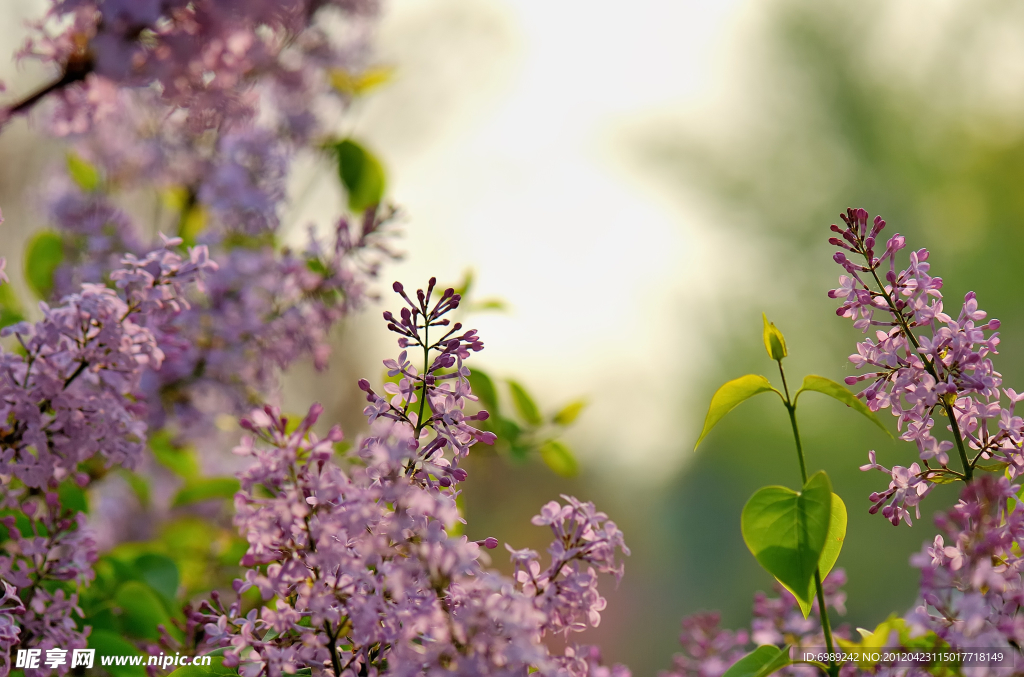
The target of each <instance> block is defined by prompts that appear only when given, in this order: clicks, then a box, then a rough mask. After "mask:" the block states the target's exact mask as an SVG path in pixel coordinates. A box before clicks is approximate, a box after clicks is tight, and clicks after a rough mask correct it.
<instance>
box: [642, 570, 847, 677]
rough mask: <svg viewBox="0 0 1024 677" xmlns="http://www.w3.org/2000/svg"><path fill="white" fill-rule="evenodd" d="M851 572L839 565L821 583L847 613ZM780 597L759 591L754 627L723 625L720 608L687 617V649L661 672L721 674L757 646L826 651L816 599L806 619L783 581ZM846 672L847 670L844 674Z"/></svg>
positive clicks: (805, 673) (805, 674)
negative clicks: (848, 577) (843, 588)
mask: <svg viewBox="0 0 1024 677" xmlns="http://www.w3.org/2000/svg"><path fill="white" fill-rule="evenodd" d="M845 584H846V572H844V571H843V570H842V569H834V570H833V571H832V572H831V573H829V575H828V576H826V577H825V580H824V581H822V586H823V589H824V591H825V601H826V604H827V605H828V606H829V607H831V608H832V609H833V610H835V611H836V612H837V613H839V614H845V613H846V593H845V592H843V590H842V587H843V586H844V585H845ZM775 592H776V594H777V595H778V596H777V597H769V596H768V595H766V594H765V593H763V592H758V593H757V594H755V595H754V609H753V619H752V621H751V626H750V629H749V630H746V629H741V630H735V631H733V630H726V629H723V628H721V627H720V625H719V623H720V621H721V616H720V615H719V614H718V613H717V612H702V613H698V614H695V615H693V616H689V617H687V618H685V619H683V632H682V634H681V635H680V636H679V642H680V644H682V647H683V653H678V654H676V655H675V656H673V658H672V669H670V670H667V671H662V672H661V673H660V677H720V676H721V675H722V674H724V673H725V671H726V670H728V669H729V668H730V667H732V665H733V664H734V663H735V662H736V661H738V660H739V659H740V658H742V657H743V656H744V655H745V654H746V653H748V652H749V651H751V650H752V649H753V648H754V647H756V646H764V645H766V644H771V645H779V646H781V645H784V644H786V645H789V646H792V647H795V648H796V650H797V651H799V649H801V648H814V649H817V650H821V647H823V646H825V640H824V635H823V634H822V631H821V623H820V621H819V618H820V617H819V614H818V600H817V598H815V600H814V607H813V611H812V612H811V613H810V614H809V615H808V616H807V618H804V615H803V613H802V612H801V611H800V606H799V604H797V601H796V598H795V597H793V595H792V594H791V593H790V592H789V591H788V590H786V589H785V588H783V587H782V586H781V585H779V584H777V583H776V584H775ZM832 633H833V636H835V637H841V638H844V639H846V638H847V636H848V631H847V629H846V628H844V627H840V628H838V629H837V628H833V629H832ZM775 674H780V675H792V676H793V677H810V676H812V675H817V674H818V669H817V668H814V667H811V666H808V665H793V666H789V667H787V668H784V669H782V670H780V671H779V672H778V673H775ZM842 674H843V675H844V677H846V675H847V674H848V673H847V672H843V673H842Z"/></svg>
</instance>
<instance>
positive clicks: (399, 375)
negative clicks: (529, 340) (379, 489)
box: [359, 278, 495, 487]
mask: <svg viewBox="0 0 1024 677" xmlns="http://www.w3.org/2000/svg"><path fill="white" fill-rule="evenodd" d="M436 284H437V280H436V279H435V278H430V284H429V285H428V286H427V289H426V291H424V290H422V289H420V290H417V292H416V300H415V301H413V300H412V299H411V298H409V296H408V295H407V294H406V293H405V289H404V287H402V285H401V284H400V283H398V282H395V284H394V290H395V292H396V293H397V294H399V295H400V296H401V297H402V299H403V300H404V301H405V303H406V307H404V308H402V311H401V312H400V313H399V317H395V316H394V314H393V313H391V311H386V312H385V313H384V319H385V320H386V321H387V323H388V329H390V330H391V331H393V332H395V333H396V334H398V335H399V336H400V337H401V338H399V339H398V346H399V347H400V348H402V352H401V353H400V354H399V356H398V359H397V360H385V361H384V366H385V367H387V368H388V376H389V377H391V378H394V379H397V383H395V382H392V383H387V384H385V386H384V392H385V393H387V394H388V395H389V396H390V398H385V397H384V396H383V395H380V394H378V393H377V392H376V391H375V390H374V389H373V388H372V387H371V386H370V383H369V381H367V380H366V379H361V380H360V381H359V388H360V389H361V390H362V391H363V392H365V393H366V401H367V402H369V403H370V405H369V406H368V407H366V409H364V410H363V413H364V414H365V415H366V416H367V418H368V420H369V421H370V423H371V424H373V426H374V427H373V428H372V436H371V437H369V438H367V439H366V440H364V442H363V444H362V446H361V449H360V453H361V454H362V456H363V458H364V459H365V460H367V461H368V462H370V463H371V464H372V465H373V466H375V467H378V468H384V467H387V468H391V467H393V466H398V465H400V466H401V467H402V469H403V472H404V473H405V474H407V475H410V476H416V477H418V478H420V479H422V480H423V481H424V482H427V483H428V484H429V483H432V482H433V481H434V480H433V479H431V476H433V477H435V478H437V480H436V481H437V483H438V484H439V485H440V486H442V487H450V486H452V485H453V484H455V483H458V482H461V481H462V480H464V479H466V471H465V470H462V469H461V468H459V467H458V466H459V461H460V460H461V459H462V458H463V457H465V456H466V455H467V454H468V453H469V448H470V447H471V446H473V445H474V444H476V443H477V442H483V443H484V444H493V443H494V440H495V435H494V433H491V432H483V431H481V430H479V429H477V428H474V427H473V426H472V425H470V423H469V422H470V421H483V420H486V419H487V418H488V414H487V411H486V410H480V411H478V412H477V413H475V414H469V415H467V414H466V413H465V412H464V408H465V406H466V403H467V402H472V401H476V399H477V398H476V396H475V395H473V393H472V392H471V390H470V386H469V373H470V372H469V368H468V367H466V366H464V365H463V360H465V359H466V358H467V357H469V355H470V353H471V352H473V351H479V350H483V347H484V344H483V342H482V341H480V339H479V337H478V336H477V334H476V330H475V329H471V330H469V331H465V332H462V324H461V323H460V322H456V323H455V324H451V321H450V320H449V319H448V318H446V317H445V315H447V314H448V313H450V312H451V311H453V310H455V309H456V308H458V307H459V302H460V301H461V300H462V299H461V297H460V296H459V295H458V294H456V293H455V290H454V289H446V290H445V291H444V292H443V293H441V294H440V295H439V296H438V298H437V299H436V301H435V300H434V287H435V286H436ZM449 326H450V327H451V328H450V329H449V328H448V327H449ZM432 331H433V332H434V337H435V338H434V339H433V340H431V338H430V335H431V332H432ZM460 332H462V333H460ZM439 334H440V335H439ZM410 347H411V348H418V349H419V351H420V353H419V355H414V356H413V359H416V358H420V359H421V364H422V367H421V368H419V369H418V368H417V367H416V366H415V365H413V363H412V361H411V360H410V359H409V352H408V350H407V349H408V348H410ZM446 449H450V455H451V458H445V450H446Z"/></svg>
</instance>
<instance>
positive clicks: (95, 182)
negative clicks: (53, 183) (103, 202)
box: [67, 153, 101, 193]
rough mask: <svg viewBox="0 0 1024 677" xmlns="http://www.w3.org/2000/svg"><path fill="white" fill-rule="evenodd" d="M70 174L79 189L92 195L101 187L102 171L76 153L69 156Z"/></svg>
mask: <svg viewBox="0 0 1024 677" xmlns="http://www.w3.org/2000/svg"><path fill="white" fill-rule="evenodd" d="M67 165H68V174H69V175H70V176H71V180H72V181H74V182H75V183H76V184H77V185H78V187H79V188H81V189H82V190H84V191H85V192H87V193H91V192H93V191H94V190H96V189H97V188H99V187H100V182H101V177H100V171H99V170H98V169H96V167H95V166H93V165H92V164H90V163H89V162H86V161H85V160H84V159H83V158H82V157H81V156H80V155H78V154H76V153H68V155H67Z"/></svg>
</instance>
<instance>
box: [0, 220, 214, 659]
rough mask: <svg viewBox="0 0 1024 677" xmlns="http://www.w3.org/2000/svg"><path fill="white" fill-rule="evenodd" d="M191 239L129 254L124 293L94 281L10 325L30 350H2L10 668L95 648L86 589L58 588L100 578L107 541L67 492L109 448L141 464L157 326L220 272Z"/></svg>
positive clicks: (0, 437)
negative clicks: (188, 291)
mask: <svg viewBox="0 0 1024 677" xmlns="http://www.w3.org/2000/svg"><path fill="white" fill-rule="evenodd" d="M180 244H181V242H180V240H176V239H165V240H164V247H163V248H161V249H158V250H156V251H153V252H150V253H149V254H147V255H146V256H144V257H142V258H137V257H135V256H133V255H131V254H127V255H125V257H124V258H123V259H122V261H121V267H120V268H119V269H118V270H116V271H115V272H114V273H112V274H111V276H110V278H111V281H112V282H113V283H114V286H115V289H111V288H109V287H106V286H102V285H95V284H87V285H83V286H82V288H81V291H80V292H79V293H77V294H72V295H69V296H67V297H65V298H64V299H62V301H61V304H60V305H57V306H54V307H51V306H49V305H47V304H46V303H41V304H40V309H41V310H42V312H43V319H42V320H40V321H38V322H36V323H34V324H30V323H28V322H21V323H18V324H16V325H13V326H11V327H7V328H5V329H4V330H3V335H4V336H13V337H14V338H15V339H16V340H17V342H18V344H19V346H20V348H21V349H22V352H12V351H8V350H5V349H3V348H0V421H3V423H2V424H0V481H2V485H3V492H2V498H0V510H3V511H4V514H5V515H7V516H6V517H4V518H3V519H2V520H0V521H2V522H3V526H4V527H5V528H6V530H7V538H6V539H5V542H4V543H3V551H4V553H5V554H3V555H0V582H2V584H3V588H4V595H3V599H2V600H0V653H2V655H3V657H4V658H3V659H2V663H0V674H7V673H8V671H9V670H10V668H11V666H10V661H9V657H10V653H11V650H12V647H14V646H18V647H21V648H26V647H31V648H39V649H43V650H46V649H51V648H60V649H68V650H70V649H76V648H84V647H85V646H86V635H87V633H88V630H87V629H85V630H83V629H81V628H79V627H78V624H77V623H76V621H75V619H74V616H75V615H77V616H79V617H80V616H81V611H80V610H79V609H78V607H77V601H78V596H77V593H75V592H67V591H66V590H64V589H63V588H60V587H53V586H50V584H52V583H55V582H66V581H71V582H75V583H76V584H85V583H87V582H88V581H89V580H91V579H92V578H93V571H92V564H93V563H94V562H95V560H96V547H95V541H94V539H93V538H92V535H91V533H90V532H89V530H88V529H87V528H85V515H84V514H83V513H77V512H76V511H74V510H71V509H68V508H66V507H64V506H62V505H61V501H60V498H59V497H58V493H57V487H58V484H60V483H61V482H73V483H75V484H77V485H79V486H85V485H86V484H87V483H88V481H89V476H88V474H86V473H84V472H82V471H81V470H80V467H79V465H80V464H81V463H83V462H86V461H88V460H90V459H91V458H92V457H94V456H96V455H97V454H98V455H100V456H101V457H102V458H103V460H104V462H105V463H106V465H108V466H113V465H121V466H125V467H132V466H133V465H134V464H135V463H136V462H137V460H138V458H139V455H140V454H141V451H142V448H143V446H144V445H145V435H146V426H145V423H144V422H142V421H140V420H139V419H138V417H137V414H138V413H139V407H138V404H137V402H138V397H139V396H140V392H139V384H140V379H141V375H142V372H143V371H144V370H145V369H147V368H151V367H154V366H159V363H160V362H161V361H162V360H163V353H162V351H161V350H160V348H159V346H158V345H157V341H156V338H155V332H157V331H160V327H161V326H162V325H164V324H166V323H167V322H169V321H171V319H172V318H173V316H174V315H175V314H176V313H178V312H181V311H182V309H184V308H187V307H188V302H187V300H186V299H185V298H184V296H185V288H186V286H187V285H188V284H189V283H198V280H199V277H200V276H201V275H202V274H203V273H205V272H207V271H213V270H215V269H216V264H214V263H213V262H212V261H210V260H209V258H208V257H207V253H206V248H205V247H196V248H193V249H192V250H191V251H190V253H189V257H188V258H187V259H183V258H182V257H181V256H180V255H179V254H177V253H176V252H174V251H172V249H173V248H175V247H177V246H178V245H180ZM2 269H3V261H2V260H0V272H2ZM3 280H4V281H6V277H5V276H4V277H3ZM15 515H18V516H20V517H21V518H22V519H23V522H19V521H18V519H17V518H16V517H15ZM67 670H68V668H67V666H64V667H62V668H59V669H58V672H59V674H64V673H66V672H67ZM45 674H49V670H48V669H39V670H32V669H28V670H26V676H27V677H41V676H42V675H45Z"/></svg>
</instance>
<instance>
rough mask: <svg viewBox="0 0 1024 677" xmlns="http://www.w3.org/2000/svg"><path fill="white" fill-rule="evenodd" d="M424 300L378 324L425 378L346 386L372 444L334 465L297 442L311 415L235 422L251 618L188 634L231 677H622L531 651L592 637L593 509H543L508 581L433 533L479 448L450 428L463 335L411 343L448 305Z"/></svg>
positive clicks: (610, 565) (220, 610) (588, 663)
mask: <svg viewBox="0 0 1024 677" xmlns="http://www.w3.org/2000/svg"><path fill="white" fill-rule="evenodd" d="M433 287H434V283H433V281H431V284H430V286H429V287H428V289H427V290H426V291H423V290H420V291H419V292H418V293H417V295H416V301H413V300H412V299H410V298H409V297H408V296H407V295H406V294H405V293H404V291H403V289H402V287H401V286H400V285H396V291H398V293H399V294H401V295H402V297H403V299H404V300H405V301H406V303H407V304H408V307H407V308H405V309H403V311H402V313H401V314H400V315H401V317H400V319H396V318H395V317H394V316H393V315H391V314H390V313H388V314H386V315H385V317H386V319H387V320H388V321H389V323H391V324H392V327H393V330H394V331H396V332H397V333H399V334H400V335H401V336H402V339H401V341H400V344H401V347H402V348H407V347H410V346H418V347H421V348H422V349H423V355H424V359H425V361H426V364H425V367H424V369H423V370H422V371H418V370H416V369H415V368H413V367H412V365H411V364H409V363H408V362H407V359H406V355H404V354H403V355H402V356H401V357H400V358H399V359H398V360H393V361H392V360H389V361H388V362H387V363H386V364H387V365H388V366H389V367H390V369H391V371H392V372H393V374H392V376H393V377H397V376H399V375H401V376H402V380H406V381H407V383H406V384H405V385H402V384H401V382H400V383H399V384H397V385H396V384H391V385H394V387H393V388H389V389H388V390H387V392H389V393H390V394H391V395H392V401H391V402H388V401H387V400H384V398H383V397H381V396H378V395H376V394H375V392H374V391H373V390H372V389H371V388H370V387H369V384H368V383H366V382H365V381H363V382H361V383H360V386H361V387H362V389H363V390H364V391H365V392H367V396H368V399H370V401H371V403H372V404H371V406H369V407H367V412H366V413H367V417H368V418H370V419H373V420H374V424H373V430H372V431H371V435H370V436H368V437H366V438H364V439H363V440H362V441H361V442H360V444H359V445H358V449H357V451H356V452H354V453H353V454H352V455H351V456H350V457H349V458H348V459H347V462H346V463H344V464H342V463H340V462H339V461H342V459H340V458H338V456H337V452H336V450H335V445H336V444H337V443H338V442H339V441H341V438H342V434H341V431H340V429H338V428H337V427H335V428H332V429H331V430H330V431H329V432H328V433H327V434H326V435H325V436H323V437H322V438H321V437H319V436H317V435H316V434H315V433H313V432H311V428H312V426H313V424H314V423H315V421H316V419H317V417H318V416H319V414H320V413H321V409H320V407H319V406H314V407H313V408H312V409H311V410H310V412H309V415H308V416H306V417H305V418H304V419H303V420H302V421H301V422H300V423H299V424H298V425H297V426H294V425H292V424H290V423H289V421H288V420H287V419H286V418H284V417H282V416H281V415H280V414H279V412H278V411H277V410H276V409H274V408H272V407H269V406H268V407H265V408H264V409H261V410H256V411H254V412H252V413H251V414H250V415H249V416H248V417H247V418H246V419H244V420H243V427H244V428H245V429H246V430H248V431H250V433H251V434H250V435H249V436H247V437H245V438H243V440H242V444H241V445H240V446H239V447H238V448H237V449H236V450H235V451H236V453H238V454H241V455H243V456H248V457H252V458H254V460H255V465H254V466H253V467H252V468H250V469H249V470H247V471H246V472H244V473H243V474H242V475H241V481H242V488H241V491H240V492H239V493H238V495H237V496H236V500H235V504H236V509H237V517H236V524H237V525H238V527H239V528H240V530H241V531H242V533H243V534H244V535H245V537H246V538H247V540H248V542H249V548H248V551H247V553H246V555H245V557H244V559H243V560H242V564H243V566H246V567H249V568H248V570H247V571H246V574H245V576H244V578H242V579H239V580H238V581H236V584H235V590H236V592H239V593H241V592H244V591H246V590H247V589H249V588H252V587H255V588H257V589H258V590H259V591H260V593H261V596H262V598H263V600H265V603H264V604H263V605H261V606H259V607H258V608H256V609H253V610H252V611H250V612H249V613H248V614H245V615H242V613H241V608H240V603H239V602H235V603H234V604H232V605H230V606H225V604H224V603H223V602H222V601H221V599H220V597H219V595H214V597H213V600H212V602H207V603H204V605H203V606H202V607H201V608H200V610H199V611H198V612H196V613H195V614H194V616H193V620H194V622H198V623H202V624H204V628H205V642H206V644H207V645H210V646H220V647H228V651H227V653H226V654H225V656H226V659H225V663H226V664H227V665H237V666H238V667H239V671H240V674H242V675H243V676H248V677H255V675H259V674H266V675H268V677H276V676H277V675H280V674H283V673H292V672H294V671H296V670H297V669H299V668H305V667H309V668H313V669H314V671H320V670H330V671H331V672H333V674H335V675H339V677H340V676H342V675H347V676H352V677H354V676H355V675H357V674H389V675H422V674H442V673H443V674H454V675H467V676H468V675H522V674H524V673H525V672H526V671H527V670H528V669H535V670H536V671H538V672H539V673H540V674H543V675H567V676H572V677H585V676H593V677H611V676H613V675H614V677H627V676H628V671H626V670H625V669H624V668H622V667H621V666H616V667H615V668H606V667H604V666H602V665H601V661H600V655H599V653H597V652H596V651H595V650H594V649H592V648H589V647H575V646H571V647H570V648H569V649H568V650H567V651H566V652H565V653H564V654H563V655H561V656H552V655H550V654H549V652H548V649H547V648H546V646H545V645H544V644H543V642H542V639H543V637H544V635H545V634H547V633H562V634H568V633H569V632H572V631H578V630H582V629H583V628H584V627H585V626H586V622H589V624H590V625H597V623H598V622H599V621H600V611H601V610H602V609H603V608H604V606H605V602H604V599H603V598H601V597H600V595H599V594H598V593H597V588H596V579H597V573H602V572H604V573H612V574H614V575H616V576H620V575H621V573H622V565H621V564H619V563H618V562H617V561H616V551H617V550H619V551H622V552H623V553H628V550H627V549H626V547H625V544H624V543H623V540H622V534H621V532H619V531H618V529H617V528H616V527H615V525H614V523H612V522H610V521H609V520H608V519H607V517H606V516H605V515H604V514H602V513H599V512H597V511H596V510H595V509H594V506H593V505H591V504H589V503H581V502H579V501H577V500H575V499H571V498H566V500H567V502H568V503H567V505H564V506H563V505H561V504H559V503H555V502H552V503H550V504H548V505H547V506H545V507H544V509H543V510H542V511H541V514H540V515H537V516H536V517H534V519H533V522H534V524H537V525H546V526H549V527H550V528H551V529H552V531H553V533H554V535H555V541H554V542H553V543H552V546H551V548H550V552H551V554H552V564H551V566H550V567H549V568H548V569H547V570H546V571H544V572H543V573H542V572H541V571H540V566H539V564H538V563H537V554H536V553H534V552H532V551H529V550H524V551H515V550H513V551H512V552H513V561H514V562H515V565H516V576H515V579H509V578H505V577H503V576H501V575H499V574H496V573H493V572H491V571H489V570H487V569H486V568H485V564H486V560H485V558H484V557H483V555H482V552H481V547H483V548H494V547H496V546H497V539H494V538H488V539H485V540H483V541H478V542H471V541H468V540H467V539H466V538H465V537H460V536H453V535H451V530H452V528H453V527H454V526H455V525H456V523H457V522H459V521H460V517H459V512H458V509H457V507H456V503H455V497H456V496H457V493H458V491H457V489H456V487H455V484H456V483H457V482H458V481H461V480H464V479H465V473H464V471H460V469H459V468H458V466H457V461H458V460H459V459H460V458H462V457H464V456H465V454H466V453H467V452H468V447H469V446H471V445H472V443H473V442H474V441H476V440H477V439H478V438H479V437H480V434H479V433H475V432H473V429H471V428H470V427H469V426H468V424H465V421H466V420H467V417H466V416H465V415H464V414H463V412H462V408H463V407H464V406H465V404H466V402H468V401H472V400H473V399H475V398H474V397H473V395H472V392H471V391H470V389H469V385H468V381H467V380H466V376H468V374H469V371H468V368H466V367H465V366H464V365H463V363H462V360H463V359H464V358H465V357H467V356H468V354H469V351H471V350H474V351H475V350H480V349H481V348H482V344H480V342H479V339H478V338H477V337H476V333H475V332H473V331H469V332H465V333H461V334H459V332H460V330H461V326H460V325H459V324H458V323H456V324H454V325H452V328H451V329H448V330H447V331H445V332H444V333H443V336H442V337H441V338H439V339H437V340H435V341H434V342H431V341H430V340H429V333H430V330H431V328H438V327H447V326H448V321H447V319H446V318H443V317H442V316H443V315H444V314H445V313H446V312H448V311H450V310H452V309H454V308H455V307H456V306H457V305H458V301H459V299H458V296H457V295H456V294H454V292H453V291H452V290H450V289H449V290H447V291H445V292H444V293H443V294H441V295H440V298H439V299H438V300H437V301H436V302H434V303H432V301H433V299H432V296H433ZM435 331H436V329H435ZM433 353H436V355H433ZM415 392H418V395H414V393H415ZM425 402H430V406H431V408H430V410H429V411H427V410H426V409H425V404H424V403H425ZM417 403H419V407H418V408H417V409H418V411H414V410H413V405H415V404H417ZM467 428H470V429H469V430H467ZM485 441H486V440H485ZM492 441H493V440H492ZM449 447H451V449H452V454H451V459H445V458H444V450H445V449H447V448H449ZM510 550H511V548H510ZM266 600H274V601H273V603H272V604H267V603H266ZM585 621H586V622H585Z"/></svg>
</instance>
